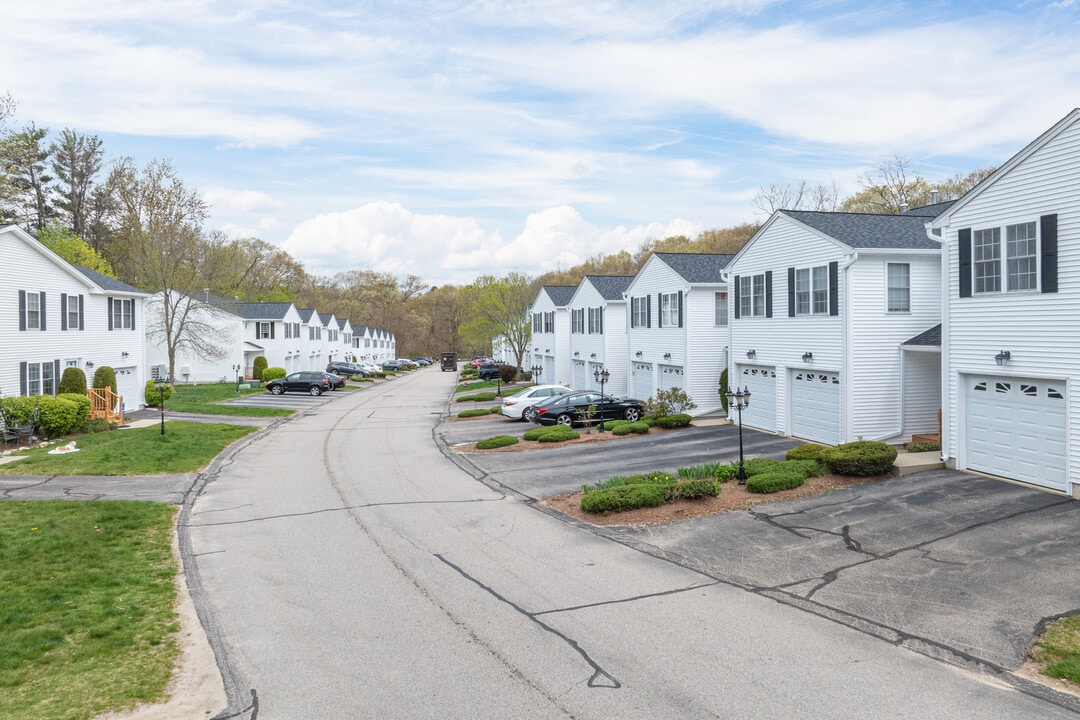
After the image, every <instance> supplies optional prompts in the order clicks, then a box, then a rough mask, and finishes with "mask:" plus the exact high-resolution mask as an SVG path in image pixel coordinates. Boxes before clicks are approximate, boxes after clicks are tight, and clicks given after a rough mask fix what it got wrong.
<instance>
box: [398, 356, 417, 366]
mask: <svg viewBox="0 0 1080 720" xmlns="http://www.w3.org/2000/svg"><path fill="white" fill-rule="evenodd" d="M397 361H398V362H399V363H401V367H403V368H417V367H420V363H418V362H416V361H415V360H410V359H409V358H398V359H397Z"/></svg>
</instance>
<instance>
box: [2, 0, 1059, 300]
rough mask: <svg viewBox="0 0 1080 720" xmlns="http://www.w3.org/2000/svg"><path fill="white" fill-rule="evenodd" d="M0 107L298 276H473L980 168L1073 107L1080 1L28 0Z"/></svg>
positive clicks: (12, 40)
mask: <svg viewBox="0 0 1080 720" xmlns="http://www.w3.org/2000/svg"><path fill="white" fill-rule="evenodd" d="M11 5H12V7H7V8H5V16H6V17H5V31H6V32H5V36H6V37H7V41H6V42H4V43H0V68H3V69H4V71H3V73H2V74H0V93H2V92H9V93H11V95H12V96H13V97H14V99H15V100H16V101H17V103H18V111H17V115H16V117H15V118H14V120H13V121H12V122H11V123H9V125H10V126H16V127H17V126H19V125H21V124H23V123H26V122H29V121H31V120H33V121H35V122H36V123H38V124H39V125H43V126H47V127H50V128H52V129H53V130H54V131H59V130H61V129H63V128H65V127H70V128H74V129H76V130H79V131H80V132H83V133H89V134H96V135H98V136H100V137H101V138H102V139H103V140H104V144H105V148H106V150H107V151H108V153H109V154H110V155H111V156H114V157H116V156H123V155H130V156H132V157H134V158H135V159H136V160H137V161H138V162H140V163H144V162H146V161H148V160H150V159H152V158H171V159H172V161H173V162H174V164H175V165H176V166H177V167H178V168H179V170H180V172H181V174H182V176H183V177H184V178H185V179H186V180H187V182H188V183H189V184H191V185H193V186H195V187H197V188H199V189H200V190H201V191H202V192H203V194H204V196H205V197H206V199H207V200H208V201H209V202H210V203H211V205H212V209H211V222H210V225H211V226H212V227H214V228H221V229H225V230H226V231H228V232H229V233H231V234H233V235H236V236H238V237H240V236H255V237H260V238H262V239H264V240H267V241H269V242H273V243H275V244H278V245H280V246H282V247H284V248H285V249H286V250H288V251H289V252H290V253H291V254H292V255H293V256H294V257H296V258H297V259H299V260H301V261H302V262H304V264H305V266H306V267H307V268H308V270H309V271H311V272H315V273H319V274H329V273H333V272H337V271H339V270H348V269H354V268H359V269H375V270H380V271H386V272H391V273H394V274H397V275H404V274H408V273H412V274H416V275H419V276H420V277H421V278H423V279H424V280H425V281H426V282H429V283H433V284H444V283H447V282H453V283H466V282H469V281H470V280H472V279H473V278H474V277H476V276H478V275H481V274H487V273H494V274H502V273H504V272H506V271H509V270H520V271H523V272H527V273H530V274H535V273H539V272H544V271H546V270H550V269H553V268H555V267H562V268H566V267H569V266H571V265H573V264H576V263H578V262H581V261H582V260H583V259H585V258H587V257H590V256H592V255H595V254H597V253H601V252H603V253H613V252H618V251H619V250H622V249H628V250H634V249H636V248H637V246H638V245H639V244H640V243H641V242H642V241H643V240H646V239H648V238H650V237H657V238H659V237H664V236H667V235H670V234H686V235H691V236H692V235H694V234H695V233H696V232H698V231H700V230H703V229H708V228H712V227H723V226H728V225H733V224H736V223H740V222H746V221H751V220H762V219H763V218H761V217H759V216H756V215H755V213H756V210H755V208H754V206H753V204H752V202H751V200H752V198H753V196H754V194H755V193H756V192H757V191H758V190H759V189H760V188H761V187H762V186H764V185H768V184H770V183H773V182H787V181H798V180H800V179H808V180H811V181H821V182H826V183H831V182H834V181H835V182H836V183H837V184H838V185H839V187H840V189H841V192H842V193H843V194H847V193H850V192H853V191H854V190H856V189H857V181H858V178H859V176H860V175H861V174H862V173H863V172H865V171H867V170H868V169H871V168H872V167H873V166H874V165H876V164H877V162H878V161H880V160H881V159H883V158H887V157H892V156H894V155H896V154H897V153H899V154H902V155H905V156H907V157H908V158H910V159H911V160H912V161H913V162H914V164H915V166H916V168H917V169H918V170H919V171H920V172H921V173H922V174H923V175H924V176H925V177H927V178H928V179H931V180H934V179H943V178H945V177H948V176H951V175H953V174H955V173H967V172H968V171H970V170H973V169H975V168H977V167H984V166H987V165H997V164H1000V163H1002V162H1004V161H1005V160H1006V159H1007V158H1008V157H1009V156H1011V155H1012V154H1013V153H1015V152H1016V151H1018V150H1019V149H1021V148H1022V147H1023V146H1024V145H1026V144H1027V143H1028V142H1030V141H1031V140H1033V139H1034V138H1035V137H1037V136H1038V135H1039V134H1040V133H1041V132H1043V131H1044V130H1046V129H1047V128H1049V127H1050V126H1051V125H1052V124H1053V123H1054V122H1056V121H1057V120H1059V119H1060V118H1061V117H1063V116H1064V115H1065V114H1066V113H1068V112H1069V111H1070V110H1072V109H1073V108H1074V107H1076V106H1078V105H1080V93H1078V92H1077V90H1078V88H1080V43H1077V42H1076V38H1077V37H1080V34H1078V30H1080V1H1078V0H1062V1H1060V2H1034V1H1032V2H992V1H986V2H933V1H931V2H895V3H877V4H875V3H865V2H844V1H842V0H836V1H831V0H818V1H816V2H814V1H813V0H811V1H809V2H770V1H769V0H715V1H710V0H679V1H676V0H650V1H645V0H640V1H639V0H602V1H599V2H590V1H589V0H548V1H546V2H542V1H533V0H476V1H475V2H470V1H469V0H430V1H427V2H421V1H419V0H396V1H394V2H390V1H389V0H383V1H379V0H374V1H369V2H363V1H359V0H355V1H353V2H327V1H320V0H305V1H304V2H299V1H298V2H293V1H292V0H264V1H262V2H254V1H245V0H229V1H228V2H221V1H220V0H206V1H203V0H147V1H144V2H135V1H134V0H95V1H94V2H92V3H87V2H85V0H37V2H21V3H11Z"/></svg>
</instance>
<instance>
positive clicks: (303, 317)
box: [296, 308, 315, 324]
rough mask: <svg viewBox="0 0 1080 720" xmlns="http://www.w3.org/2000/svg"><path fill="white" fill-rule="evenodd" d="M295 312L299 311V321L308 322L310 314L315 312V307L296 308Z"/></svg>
mask: <svg viewBox="0 0 1080 720" xmlns="http://www.w3.org/2000/svg"><path fill="white" fill-rule="evenodd" d="M296 312H298V313H300V322H302V323H305V324H310V323H311V316H312V315H314V314H315V308H297V309H296Z"/></svg>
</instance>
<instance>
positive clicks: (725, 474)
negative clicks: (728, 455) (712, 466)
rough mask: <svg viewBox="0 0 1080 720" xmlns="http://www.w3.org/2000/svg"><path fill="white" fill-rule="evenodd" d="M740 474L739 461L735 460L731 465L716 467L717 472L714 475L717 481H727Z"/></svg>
mask: <svg viewBox="0 0 1080 720" xmlns="http://www.w3.org/2000/svg"><path fill="white" fill-rule="evenodd" d="M738 476H739V463H737V462H733V463H731V464H730V465H721V466H720V467H718V468H716V472H715V473H713V477H714V478H716V482H721V483H726V482H727V481H728V480H731V479H732V478H734V477H738Z"/></svg>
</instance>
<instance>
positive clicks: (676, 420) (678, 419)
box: [656, 413, 693, 430]
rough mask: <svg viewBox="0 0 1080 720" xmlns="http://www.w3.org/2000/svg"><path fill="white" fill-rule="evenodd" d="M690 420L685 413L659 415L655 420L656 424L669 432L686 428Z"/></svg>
mask: <svg viewBox="0 0 1080 720" xmlns="http://www.w3.org/2000/svg"><path fill="white" fill-rule="evenodd" d="M691 420H693V418H692V417H690V416H689V415H687V414H686V413H675V414H674V415H661V416H660V417H658V418H656V424H657V425H659V426H660V427H662V428H667V429H669V430H670V429H671V428H680V427H686V426H687V425H689V424H690V421H691Z"/></svg>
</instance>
